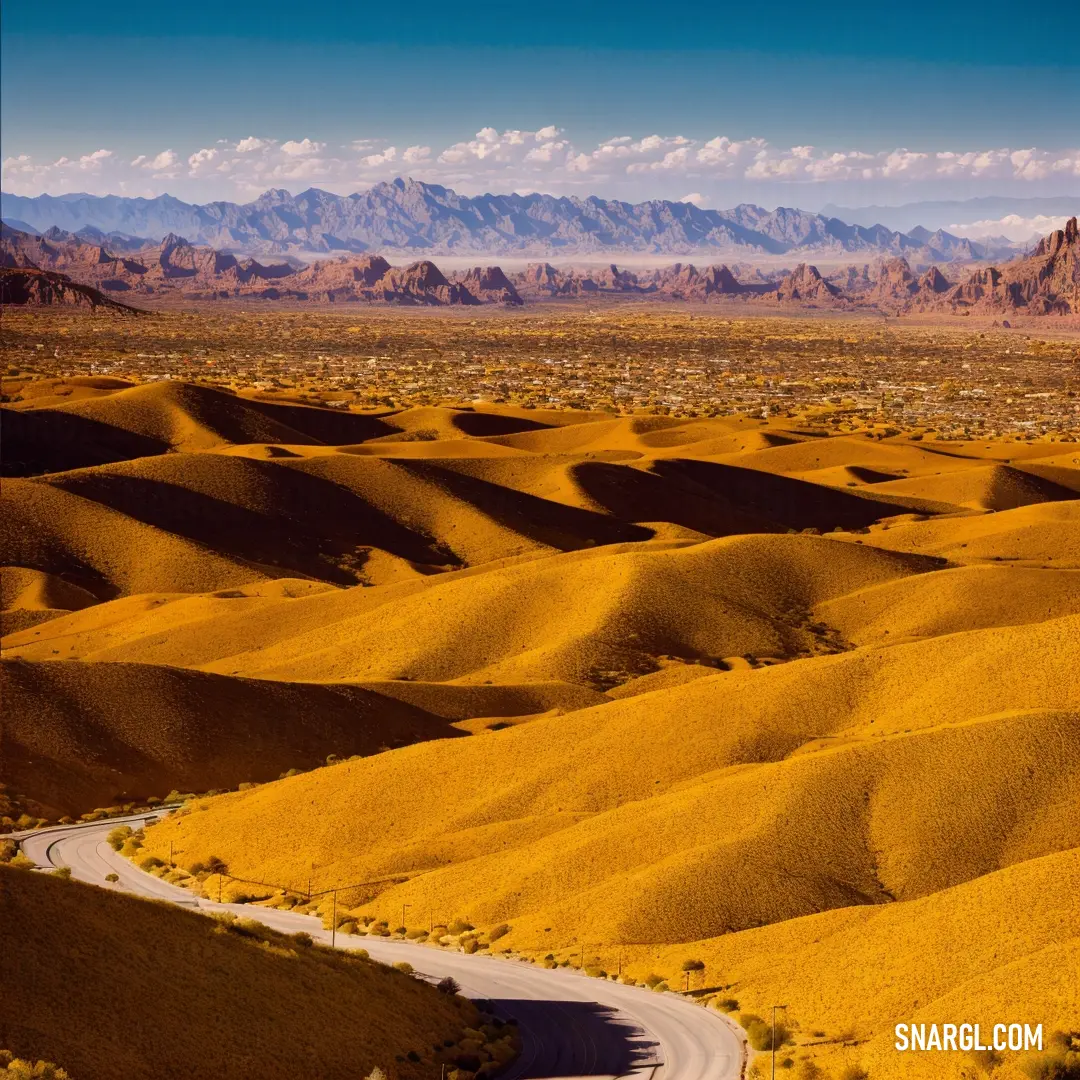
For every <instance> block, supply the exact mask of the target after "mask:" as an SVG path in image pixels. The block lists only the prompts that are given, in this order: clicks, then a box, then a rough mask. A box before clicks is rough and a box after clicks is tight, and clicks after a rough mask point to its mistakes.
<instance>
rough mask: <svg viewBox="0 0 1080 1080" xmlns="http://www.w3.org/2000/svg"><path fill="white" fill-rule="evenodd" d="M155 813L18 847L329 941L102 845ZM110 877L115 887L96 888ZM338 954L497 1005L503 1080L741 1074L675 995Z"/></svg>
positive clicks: (725, 1027) (79, 870)
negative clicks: (512, 1034)
mask: <svg viewBox="0 0 1080 1080" xmlns="http://www.w3.org/2000/svg"><path fill="white" fill-rule="evenodd" d="M154 816H155V815H141V816H138V817H132V818H112V819H110V820H106V821H101V822H94V823H92V824H89V825H76V826H67V827H60V828H55V829H43V830H39V831H37V832H34V833H26V834H22V838H21V839H22V848H23V851H24V852H25V854H26V855H27V856H29V857H30V858H31V859H34V860H35V862H37V863H38V865H39V866H69V867H71V872H72V876H73V877H75V878H78V879H79V880H80V881H87V882H91V883H92V884H95V885H101V886H104V887H105V888H114V889H122V890H124V891H127V892H131V893H135V894H137V895H139V896H147V897H153V898H155V899H159V900H169V901H171V902H173V903H176V904H180V905H183V906H185V907H189V908H199V909H202V910H204V911H232V912H234V913H236V914H237V915H241V916H249V917H250V916H254V917H255V918H257V919H258V920H259V921H260V922H263V923H265V924H266V925H267V926H271V927H273V928H274V929H276V930H282V931H285V932H287V933H295V932H296V931H297V930H305V931H307V932H308V933H309V934H311V936H312V937H314V938H318V939H319V940H323V941H329V938H330V934H329V931H325V930H323V929H322V928H321V927H320V926H319V925H318V923H317V922H316V921H315V920H314V919H313V918H311V917H310V916H307V915H297V914H294V913H293V912H288V911H275V910H273V909H269V908H260V909H258V910H257V911H253V910H252V909H251V908H250V907H247V906H245V905H243V904H218V903H214V902H212V901H209V900H205V899H199V898H196V897H193V896H192V895H191V893H190V892H188V891H186V890H185V889H180V888H178V887H176V886H175V885H170V884H168V883H167V882H164V881H161V880H160V879H159V878H156V877H154V876H153V875H152V874H146V873H143V872H142V871H141V870H139V869H138V868H136V867H135V866H134V865H133V864H132V863H131V862H130V861H129V860H127V859H125V858H123V857H121V856H120V855H119V854H118V853H117V852H115V851H113V849H112V848H111V847H110V846H109V845H108V844H107V843H106V842H105V837H106V835H107V834H108V832H109V830H110V829H113V828H115V826H116V825H117V824H118V823H122V822H125V821H126V822H130V823H132V824H133V825H138V824H142V823H143V822H144V821H146V820H148V819H151V818H153V817H154ZM110 873H113V874H117V875H119V878H120V880H119V881H118V882H117V883H116V884H110V883H108V882H106V881H105V875H106V874H110ZM337 943H338V945H339V946H340V947H342V948H346V949H361V948H362V949H367V950H368V952H369V953H370V954H371V955H372V957H373V958H375V959H377V960H380V961H383V962H385V963H393V962H395V961H398V960H407V961H408V962H409V963H410V964H412V965H413V967H414V968H415V969H416V970H417V972H419V973H421V974H423V975H425V976H428V977H430V978H432V979H441V978H443V977H444V976H447V975H451V976H453V977H454V978H455V979H456V980H457V981H458V982H459V983H460V984H461V987H462V991H463V993H465V994H468V995H469V996H470V997H474V998H488V999H491V1000H492V1001H494V1002H496V1003H497V1006H498V1011H499V1013H500V1014H501V1015H503V1016H508V1017H509V1016H513V1017H515V1018H516V1019H517V1021H518V1023H519V1025H520V1030H521V1033H522V1039H523V1044H524V1049H523V1052H522V1055H521V1057H520V1058H519V1060H518V1061H517V1062H516V1063H515V1065H514V1067H513V1068H512V1069H511V1070H510V1071H509V1072H508V1073H506V1074H504V1075H505V1076H506V1077H507V1080H526V1078H528V1080H549V1078H555V1077H558V1078H560V1080H569V1078H573V1077H579V1078H580V1077H589V1078H593V1080H596V1078H603V1077H609V1078H616V1077H618V1078H622V1077H640V1078H645V1080H738V1078H739V1077H740V1075H741V1071H742V1060H743V1043H742V1039H741V1033H739V1032H738V1030H737V1029H736V1028H734V1026H733V1025H731V1024H730V1023H729V1022H728V1021H726V1020H725V1019H724V1018H722V1017H721V1016H720V1015H719V1014H717V1013H715V1012H712V1011H708V1010H706V1009H702V1008H700V1007H699V1006H697V1005H693V1004H691V1003H690V1002H688V1001H685V1000H683V999H681V998H679V997H677V996H675V995H671V994H654V993H651V992H649V991H646V990H641V989H639V988H637V987H632V986H623V985H622V984H620V983H612V982H605V981H602V980H599V979H590V978H588V977H587V976H583V975H578V974H576V973H571V972H568V971H566V970H565V969H556V970H553V971H548V970H545V969H544V968H537V967H534V966H533V965H532V964H524V963H519V962H517V961H509V960H501V959H496V958H494V957H489V956H476V955H473V956H466V955H465V954H463V953H452V952H446V951H443V950H440V949H435V948H430V947H429V948H425V947H423V946H418V945H414V944H411V943H408V942H403V941H385V940H382V939H378V938H368V937H358V936H349V935H345V934H338V935H337Z"/></svg>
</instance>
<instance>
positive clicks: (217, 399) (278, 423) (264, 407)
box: [56, 382, 392, 450]
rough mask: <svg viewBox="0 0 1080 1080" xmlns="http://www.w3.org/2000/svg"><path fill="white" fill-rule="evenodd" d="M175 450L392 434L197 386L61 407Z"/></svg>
mask: <svg viewBox="0 0 1080 1080" xmlns="http://www.w3.org/2000/svg"><path fill="white" fill-rule="evenodd" d="M56 411H57V412H63V413H66V414H68V415H71V416H78V417H82V418H83V419H86V420H93V421H96V422H97V423H100V424H107V425H109V426H110V427H114V428H118V429H120V430H122V431H126V432H129V433H131V434H133V435H139V436H142V437H143V438H149V439H156V440H159V441H160V442H162V443H165V444H166V445H168V446H170V447H171V448H172V449H174V450H207V449H212V448H214V447H217V446H223V445H225V444H228V443H253V442H261V443H270V442H285V443H320V442H325V443H353V442H363V441H364V440H365V439H370V438H375V437H377V436H379V435H385V434H389V432H390V431H391V430H392V429H391V428H390V427H389V426H388V425H386V424H385V423H383V422H382V421H381V420H379V419H378V418H377V417H375V416H363V415H356V414H351V413H341V412H336V411H334V410H330V409H319V408H310V407H307V406H304V405H277V404H269V403H266V402H262V401H254V400H252V399H250V398H243V397H239V396H237V395H235V394H229V393H226V392H224V391H222V390H216V389H212V388H210V387H205V386H197V385H195V384H192V383H180V382H158V383H146V384H144V385H142V386H135V387H132V388H131V389H130V390H119V391H117V392H116V393H114V394H110V395H108V396H106V397H99V398H93V399H86V400H82V401H76V402H72V403H71V404H69V405H59V406H56Z"/></svg>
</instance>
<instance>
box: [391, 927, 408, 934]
mask: <svg viewBox="0 0 1080 1080" xmlns="http://www.w3.org/2000/svg"><path fill="white" fill-rule="evenodd" d="M408 932H409V931H408V930H407V929H406V928H405V927H404V926H395V927H394V933H395V934H397V936H398V937H404V936H405V935H406V934H407V933H408Z"/></svg>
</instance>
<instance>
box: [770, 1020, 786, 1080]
mask: <svg viewBox="0 0 1080 1080" xmlns="http://www.w3.org/2000/svg"><path fill="white" fill-rule="evenodd" d="M786 1008H787V1006H786V1005H774V1006H773V1007H772V1039H771V1040H770V1042H771V1043H772V1080H776V1010H777V1009H786Z"/></svg>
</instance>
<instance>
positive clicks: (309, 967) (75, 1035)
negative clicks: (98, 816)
mask: <svg viewBox="0 0 1080 1080" xmlns="http://www.w3.org/2000/svg"><path fill="white" fill-rule="evenodd" d="M0 922H2V924H3V926H4V930H5V934H4V937H5V944H4V949H3V950H2V952H0V1045H2V1046H3V1047H4V1048H5V1049H8V1050H11V1051H12V1052H14V1053H15V1054H17V1055H20V1056H22V1057H26V1058H29V1059H30V1060H32V1061H33V1060H36V1059H38V1058H44V1059H47V1060H51V1061H55V1062H57V1064H62V1065H63V1067H64V1068H65V1069H67V1070H68V1072H69V1073H70V1074H71V1075H72V1076H73V1077H76V1078H79V1080H115V1078H116V1077H119V1076H130V1077H134V1076H154V1077H160V1078H161V1080H180V1078H181V1077H183V1078H188V1077H191V1078H196V1080H210V1078H211V1077H221V1076H230V1077H236V1078H237V1080H240V1078H244V1080H256V1078H258V1080H291V1078H294V1077H296V1076H298V1075H317V1076H320V1077H325V1078H327V1080H354V1078H355V1077H358V1076H366V1075H368V1073H369V1072H370V1071H371V1070H373V1069H374V1068H375V1067H376V1066H378V1067H380V1068H381V1069H382V1070H383V1072H384V1074H385V1075H386V1076H388V1077H390V1078H393V1080H421V1078H425V1077H428V1076H430V1075H431V1072H432V1070H433V1069H434V1071H435V1072H438V1069H439V1067H438V1066H437V1065H433V1064H432V1053H431V1050H432V1046H433V1045H436V1046H439V1045H441V1044H442V1043H443V1041H444V1040H445V1041H447V1042H449V1043H451V1044H453V1043H455V1042H457V1041H458V1040H459V1039H460V1038H461V1037H462V1034H463V1031H464V1029H465V1028H466V1027H467V1026H469V1025H471V1024H475V1023H476V1016H477V1014H476V1011H475V1009H473V1007H472V1006H471V1005H469V1004H466V1003H464V1002H460V1003H459V1002H457V1001H456V1000H453V999H451V998H449V997H448V996H447V995H445V994H440V993H438V991H436V990H435V989H434V988H433V987H431V986H427V985H424V984H423V983H421V982H419V981H418V980H416V979H411V978H409V977H408V976H405V975H402V974H401V973H400V972H397V971H394V970H393V969H392V968H389V967H384V966H382V965H380V964H376V963H374V962H372V961H368V960H364V959H361V958H360V957H356V956H350V955H349V954H341V953H331V952H330V951H329V950H322V949H319V948H312V947H310V946H308V947H304V946H303V945H301V944H299V943H298V942H296V941H295V940H293V939H292V938H289V937H287V936H285V935H280V934H271V933H270V932H268V931H265V930H263V931H260V932H259V933H253V932H251V931H250V930H246V928H245V927H244V926H243V925H232V926H230V925H228V924H225V923H222V922H219V921H217V920H215V919H210V918H207V917H206V916H204V915H197V914H195V913H193V912H189V911H183V910H181V909H179V908H176V907H172V906H170V905H167V904H153V903H147V902H146V901H145V900H140V899H136V898H135V897H131V896H127V895H125V894H123V893H120V892H113V891H111V890H106V889H102V888H97V887H95V886H93V885H83V884H80V883H79V882H75V881H60V880H57V879H56V878H52V877H48V876H46V875H41V874H32V873H28V872H27V871H20V870H9V869H7V868H2V869H0ZM57 927H63V928H64V929H63V936H64V940H65V941H66V942H67V944H66V945H65V947H64V948H63V949H62V950H60V949H57V948H56V947H55V943H56V940H57V938H56V932H57ZM260 935H261V936H260ZM163 979H164V980H167V981H168V982H169V983H171V984H173V985H176V986H182V987H184V991H183V994H184V998H185V1001H184V1005H183V1008H170V1007H162V1008H158V1007H156V1006H155V1005H154V1004H153V1003H154V1002H157V1001H160V999H161V997H162V995H163V993H164V992H165V990H164V984H163ZM148 1009H153V1011H154V1020H153V1023H148V1022H147V1010H148ZM136 1032H137V1037H135V1033H136ZM409 1051H413V1052H414V1054H416V1058H417V1059H418V1060H417V1062H416V1063H415V1064H414V1063H413V1061H411V1060H409V1059H408V1057H407V1056H406V1055H407V1054H408V1052H409ZM417 1051H419V1053H417Z"/></svg>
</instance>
